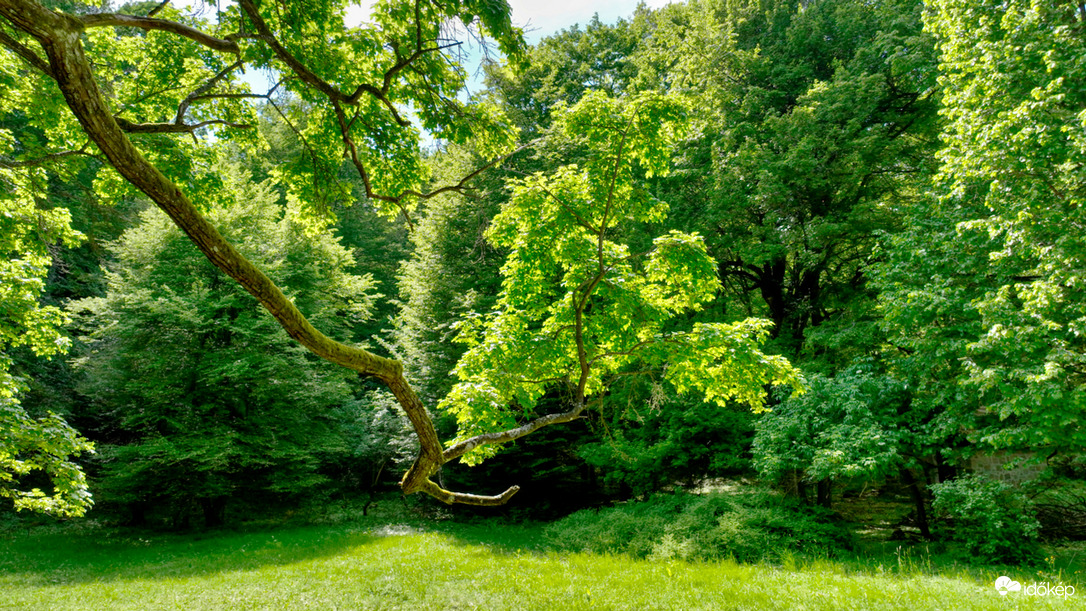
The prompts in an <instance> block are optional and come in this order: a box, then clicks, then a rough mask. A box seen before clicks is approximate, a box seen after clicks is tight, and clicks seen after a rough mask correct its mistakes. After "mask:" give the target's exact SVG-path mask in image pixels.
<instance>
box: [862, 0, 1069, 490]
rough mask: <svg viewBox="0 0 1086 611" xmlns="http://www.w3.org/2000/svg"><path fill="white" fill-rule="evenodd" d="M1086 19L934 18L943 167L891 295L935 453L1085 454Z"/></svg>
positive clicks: (890, 246) (896, 256) (936, 8)
mask: <svg viewBox="0 0 1086 611" xmlns="http://www.w3.org/2000/svg"><path fill="white" fill-rule="evenodd" d="M1084 18H1086V13H1084V12H1083V11H1082V10H1081V7H1079V8H1076V7H1075V6H1073V5H1067V4H1062V3H1056V2H1032V3H1030V2H1009V3H995V2H982V3H964V2H954V1H946V2H942V1H940V2H935V3H933V4H932V11H931V12H930V13H929V14H927V15H926V27H927V28H928V29H929V30H930V31H931V33H932V34H933V35H935V37H936V39H937V43H938V49H939V52H940V70H941V71H942V73H943V74H942V76H941V77H940V82H941V85H942V87H943V89H944V94H943V95H944V99H943V108H942V111H941V112H942V114H943V116H944V118H945V120H946V125H945V127H944V129H943V135H942V137H943V140H944V143H945V146H944V148H943V149H942V150H941V151H940V152H939V161H940V162H941V164H942V165H941V167H940V171H939V175H938V176H937V177H936V180H935V181H934V183H933V185H932V188H931V190H930V193H929V194H928V196H927V197H925V198H923V199H920V200H917V201H916V202H914V205H912V206H909V207H907V208H905V209H904V212H906V216H907V226H906V230H905V231H903V232H902V233H901V234H900V235H898V236H895V237H894V238H892V239H889V240H887V241H886V245H887V248H886V253H887V260H886V262H885V264H883V265H881V266H880V270H879V273H878V277H879V278H878V284H879V286H880V289H881V290H882V294H881V296H880V307H881V309H882V310H883V312H884V314H885V317H886V323H887V331H888V336H889V341H891V342H892V343H893V344H894V345H895V346H897V347H898V350H897V355H896V358H895V359H894V373H895V375H896V376H898V377H899V378H900V379H902V380H904V381H907V382H908V383H909V385H910V387H911V388H912V389H913V393H914V403H913V405H914V410H915V411H916V412H917V413H918V414H927V415H926V416H924V417H923V420H924V421H926V422H927V424H926V425H925V428H926V430H928V431H929V434H930V440H931V442H932V445H931V448H933V449H932V450H930V451H929V454H931V453H934V448H948V449H949V452H946V453H947V454H948V455H949V456H950V457H951V458H954V459H958V460H961V459H962V458H964V457H967V456H968V455H969V454H971V453H974V452H977V451H979V450H982V449H984V448H988V449H996V448H1010V449H1019V450H1030V451H1034V452H1037V453H1038V457H1039V458H1051V457H1053V456H1055V455H1057V454H1061V453H1077V452H1079V451H1080V450H1081V448H1082V447H1083V439H1084V438H1083V437H1082V428H1081V427H1080V426H1078V425H1077V424H1075V423H1076V422H1077V421H1078V420H1079V418H1080V417H1081V414H1082V412H1083V409H1084V403H1083V400H1084V397H1086V395H1083V394H1082V390H1081V389H1082V363H1083V357H1084V355H1086V345H1084V344H1083V340H1082V328H1083V324H1084V321H1086V318H1084V317H1083V310H1082V303H1083V299H1084V298H1086V295H1083V294H1082V286H1081V282H1080V280H1079V278H1080V277H1081V275H1082V273H1083V270H1084V266H1083V253H1084V252H1086V251H1084V249H1083V246H1084V242H1083V240H1082V238H1081V235H1080V232H1079V231H1077V229H1076V228H1077V227H1078V226H1079V225H1080V224H1081V217H1082V212H1081V208H1082V202H1083V198H1084V196H1086V182H1084V181H1083V178H1082V173H1081V171H1079V170H1080V168H1081V167H1082V165H1083V163H1084V162H1086V157H1084V155H1083V150H1084V148H1083V143H1086V131H1084V129H1083V125H1082V121H1081V117H1082V113H1083V112H1084V110H1086V96H1084V95H1083V92H1082V91H1081V89H1080V88H1078V87H1077V86H1074V85H1072V83H1076V82H1080V81H1081V80H1082V79H1083V78H1084V77H1086V73H1083V68H1082V63H1081V57H1082V56H1083V53H1084V52H1086V47H1084V46H1083V45H1084V43H1083V41H1082V37H1081V31H1082V28H1083V27H1084V26H1083V24H1084ZM951 440H954V441H951ZM941 479H943V478H941Z"/></svg>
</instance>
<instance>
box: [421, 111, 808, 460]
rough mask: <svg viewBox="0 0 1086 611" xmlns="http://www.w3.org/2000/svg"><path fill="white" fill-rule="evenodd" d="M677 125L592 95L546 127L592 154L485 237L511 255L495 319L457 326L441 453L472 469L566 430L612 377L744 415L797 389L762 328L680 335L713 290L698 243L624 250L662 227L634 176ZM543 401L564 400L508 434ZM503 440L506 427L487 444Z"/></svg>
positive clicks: (654, 164)
mask: <svg viewBox="0 0 1086 611" xmlns="http://www.w3.org/2000/svg"><path fill="white" fill-rule="evenodd" d="M684 115H685V110H684V107H683V106H682V104H680V103H679V102H678V101H677V99H675V98H669V97H666V96H660V95H655V94H649V95H643V96H639V97H637V98H634V99H632V100H629V101H620V100H611V99H608V98H607V97H606V96H605V95H604V94H602V93H598V92H591V93H589V94H586V95H585V97H584V98H582V99H581V101H580V102H578V103H577V104H576V105H574V106H573V107H571V108H570V109H569V111H568V112H567V113H564V114H563V115H562V116H561V117H560V118H559V119H558V121H557V122H556V124H555V129H556V132H557V135H558V136H559V137H561V138H564V139H567V140H570V141H572V142H574V143H575V144H576V145H578V146H579V147H583V148H585V149H588V150H589V151H592V153H594V154H592V155H590V156H589V157H588V159H587V161H586V162H585V164H584V166H583V167H579V166H575V165H573V166H564V167H561V168H559V169H558V170H557V171H555V172H554V174H553V175H552V176H546V175H540V174H537V175H534V176H530V177H528V178H524V179H521V180H518V181H516V182H514V184H513V197H512V200H511V201H510V204H509V205H508V206H506V207H505V208H504V209H503V210H502V212H501V213H500V214H499V215H498V216H497V217H496V218H495V219H494V223H493V225H492V226H491V228H490V229H489V230H488V237H489V238H490V239H491V240H492V241H493V243H494V244H496V245H497V246H501V247H505V248H508V249H509V250H510V254H509V256H508V257H507V258H506V262H505V264H504V265H503V266H502V293H501V295H500V296H499V298H498V304H497V308H496V310H495V311H494V312H493V313H491V314H489V315H486V316H479V317H477V318H476V319H474V320H470V321H467V322H466V323H465V324H464V325H462V329H461V335H462V340H463V341H465V342H467V343H469V345H470V346H471V347H470V348H469V350H468V352H467V353H466V354H465V355H464V357H463V358H462V359H461V360H460V363H459V364H458V365H457V368H456V374H457V376H458V377H459V378H460V380H461V382H460V383H459V384H457V385H456V386H455V387H453V389H452V391H451V392H450V393H449V396H448V397H447V398H446V399H445V400H444V401H443V402H442V404H441V405H442V407H444V408H445V409H448V410H450V411H452V412H454V413H456V415H457V419H458V421H459V423H460V438H459V439H458V440H457V441H456V443H455V444H454V445H453V446H452V447H451V448H450V450H449V453H450V454H452V455H454V456H465V460H466V461H468V462H470V461H475V460H478V459H479V458H480V457H483V456H486V455H487V453H492V452H493V451H494V448H493V447H490V446H489V445H487V444H484V443H483V442H484V441H485V442H488V444H494V443H502V442H506V441H511V440H513V439H515V438H516V437H518V436H521V435H523V434H527V433H529V432H531V431H533V430H536V429H538V428H540V427H542V426H546V425H548V424H553V423H556V422H568V421H570V420H573V419H576V418H578V417H579V416H580V415H581V413H582V411H584V409H585V408H586V407H587V406H588V402H589V401H592V400H596V399H598V398H600V397H602V396H604V395H605V394H606V392H607V388H608V378H609V377H612V376H620V375H643V374H653V373H656V374H657V375H659V376H660V377H661V378H662V379H663V380H665V381H667V382H668V383H670V384H671V385H673V386H674V387H675V388H676V389H677V390H678V391H679V392H684V391H687V390H696V391H699V392H700V393H702V394H703V395H704V396H705V398H706V399H707V400H709V401H715V402H716V403H718V404H719V405H721V406H725V405H726V404H727V402H728V400H731V399H736V400H739V401H742V402H744V403H747V404H749V405H750V406H751V407H753V408H755V409H757V408H759V407H760V406H761V405H762V402H763V400H764V396H765V395H764V386H765V385H767V384H789V385H793V386H796V387H798V386H800V380H799V375H798V372H796V371H795V370H794V369H792V368H791V366H790V365H789V364H788V362H787V361H786V360H785V359H783V358H781V357H773V356H767V355H765V354H762V353H761V351H760V350H759V349H758V344H759V343H760V342H761V341H763V340H764V338H765V336H766V334H767V333H768V330H769V325H768V324H767V322H766V321H764V320H758V319H748V320H744V321H740V322H738V323H734V324H725V323H698V322H695V323H694V324H693V325H691V326H689V327H688V328H684V327H687V325H684V324H681V323H682V322H683V321H682V317H683V316H684V315H686V314H687V313H689V312H692V311H696V310H698V309H699V308H700V307H701V306H702V304H704V303H705V302H707V301H709V300H710V299H712V297H713V295H714V293H715V291H716V288H717V281H716V273H715V269H714V262H713V260H712V259H711V258H710V257H709V256H708V254H707V253H706V252H705V245H704V243H703V241H702V240H701V238H700V236H697V235H696V234H684V233H681V232H678V231H674V230H672V231H670V232H668V233H666V234H664V235H660V236H657V237H656V238H654V239H652V240H651V242H650V243H648V244H644V243H642V244H636V243H634V244H631V243H629V242H628V240H630V238H631V237H637V236H638V234H636V233H633V232H632V231H631V227H632V226H633V225H635V224H639V223H645V224H649V223H660V222H662V221H663V220H664V219H665V218H666V215H667V209H668V207H667V204H666V203H664V202H662V201H660V200H657V199H655V198H654V197H652V196H651V195H650V194H649V192H648V191H647V190H646V189H645V187H644V186H643V184H642V181H643V178H642V177H652V176H654V175H657V174H665V173H666V172H667V171H668V169H669V162H670V159H671V147H672V146H673V145H674V143H675V142H676V140H677V139H678V138H679V137H680V136H681V133H682V128H683V124H684V122H685V116H684ZM547 392H560V393H563V394H564V395H565V396H567V397H568V404H569V406H570V409H569V411H567V412H564V413H555V414H548V415H546V416H541V417H539V418H535V419H533V420H530V421H529V422H527V423H526V424H523V425H521V426H520V427H515V423H516V421H517V416H518V415H523V416H528V415H531V414H532V411H533V409H534V407H535V405H536V403H537V402H538V401H539V399H540V398H541V397H542V396H543V395H544V394H545V393H547ZM511 406H514V407H515V409H510V407H511ZM518 413H519V414H518ZM507 427H515V428H508V430H506V431H505V432H500V433H491V432H486V431H488V430H493V429H494V428H507Z"/></svg>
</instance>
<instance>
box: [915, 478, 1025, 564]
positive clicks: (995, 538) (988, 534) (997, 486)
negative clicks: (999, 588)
mask: <svg viewBox="0 0 1086 611" xmlns="http://www.w3.org/2000/svg"><path fill="white" fill-rule="evenodd" d="M931 490H932V494H933V495H934V499H933V500H932V509H933V510H934V512H935V516H936V517H937V518H939V519H941V520H943V521H944V524H945V527H944V529H945V536H946V537H947V538H948V539H950V540H951V541H955V542H958V543H961V544H962V546H963V549H962V550H961V552H963V553H964V555H965V557H964V560H966V561H967V562H973V563H1003V564H1023V563H1027V564H1029V563H1035V562H1036V561H1038V560H1039V559H1040V558H1041V557H1042V554H1041V553H1040V548H1039V547H1038V545H1037V534H1038V531H1039V530H1040V524H1039V523H1038V522H1037V519H1036V518H1035V517H1034V515H1033V511H1032V507H1031V506H1030V503H1029V501H1028V500H1027V499H1026V498H1025V497H1024V496H1023V495H1022V494H1021V493H1019V492H1017V491H1015V490H1014V489H1013V488H1011V486H1009V485H1007V484H1005V483H1003V482H998V481H994V480H991V479H988V478H986V477H984V476H982V475H976V474H972V475H966V476H963V477H959V478H956V479H953V480H951V481H948V482H943V483H940V484H935V485H933V486H932V487H931Z"/></svg>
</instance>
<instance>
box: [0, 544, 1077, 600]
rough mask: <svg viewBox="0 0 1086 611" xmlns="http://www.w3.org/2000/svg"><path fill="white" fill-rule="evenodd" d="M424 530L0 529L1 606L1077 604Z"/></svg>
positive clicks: (800, 565) (919, 582) (855, 575)
mask: <svg viewBox="0 0 1086 611" xmlns="http://www.w3.org/2000/svg"><path fill="white" fill-rule="evenodd" d="M424 528H440V530H426V531H423V530H421V529H420V528H419V527H408V526H381V525H377V524H373V523H368V524H367V523H355V524H348V525H333V526H310V527H302V528H281V529H275V530H269V531H264V532H254V533H231V532H222V533H215V534H211V535H207V536H205V537H203V538H194V537H193V536H192V535H189V536H182V535H147V534H143V535H139V534H125V533H124V531H115V530H108V529H101V530H94V529H90V530H87V531H85V532H81V533H72V532H66V531H64V530H60V531H59V532H57V531H56V530H53V531H48V530H46V532H40V533H30V534H27V533H26V532H25V531H21V532H12V531H9V532H8V533H6V535H4V537H5V538H0V608H11V609H50V610H53V609H307V608H310V609H412V610H414V609H833V610H838V609H915V610H922V609H1011V608H1022V609H1071V608H1086V592H1080V593H1078V594H1076V595H1075V596H1074V597H1071V598H1068V599H1066V600H1064V599H1058V598H1054V597H1051V596H1050V597H1025V596H1023V595H1022V594H1021V593H1012V594H1010V595H1009V596H1005V597H1000V596H999V594H998V593H997V592H996V590H995V589H994V587H993V586H992V583H991V581H988V580H987V578H986V577H985V578H982V577H979V576H976V575H970V574H967V573H964V572H962V573H961V574H958V575H932V574H931V571H932V568H931V567H924V566H922V565H920V564H917V563H916V561H915V560H913V559H912V558H905V559H903V560H902V561H901V564H899V565H898V566H883V567H882V568H879V567H877V566H872V567H865V568H863V569H862V570H857V567H856V566H853V565H852V564H850V563H843V562H839V561H832V560H805V559H800V558H794V557H790V556H788V555H785V556H784V557H783V559H782V561H781V562H780V563H779V564H777V565H740V564H736V563H734V562H728V561H725V562H718V563H705V564H697V563H693V564H692V563H684V562H674V561H655V562H652V561H641V560H633V559H630V558H627V557H621V556H598V555H588V554H572V555H559V554H556V553H554V552H547V551H544V549H545V548H544V546H542V545H538V544H537V543H538V542H536V541H534V540H533V534H534V533H535V532H537V530H536V529H533V528H531V527H512V526H497V525H494V524H483V525H474V526H464V525H452V526H447V525H442V526H427V527H424ZM518 548H519V549H518ZM1015 577H1016V578H1019V577H1017V576H1015ZM1022 577H1026V575H1024V574H1023V576H1022ZM981 579H983V581H981ZM1027 580H1028V578H1026V579H1023V584H1025V583H1026V581H1027ZM1070 583H1073V582H1070Z"/></svg>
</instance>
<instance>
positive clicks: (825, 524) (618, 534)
mask: <svg viewBox="0 0 1086 611" xmlns="http://www.w3.org/2000/svg"><path fill="white" fill-rule="evenodd" d="M831 515H832V514H830V513H829V512H828V511H825V510H822V509H819V508H816V507H810V506H805V505H801V504H800V503H798V502H796V501H793V500H791V499H786V498H783V497H781V496H778V495H776V494H773V493H771V492H768V491H764V490H753V491H746V492H738V493H723V492H718V493H712V494H706V495H695V494H688V493H680V494H661V495H656V496H653V497H651V498H650V499H648V500H646V501H640V502H630V503H625V504H622V505H618V506H615V507H611V508H607V509H600V510H592V509H586V510H583V511H579V512H577V513H575V514H573V515H570V516H568V517H566V518H564V519H562V520H559V521H557V522H554V523H553V524H551V525H550V526H548V527H547V528H546V529H545V531H544V536H545V537H546V539H547V540H548V542H549V543H550V544H551V545H553V546H554V547H557V548H558V549H561V550H563V551H573V552H592V553H600V554H606V553H612V554H627V555H630V556H634V557H639V558H645V557H652V558H680V559H684V560H693V559H698V560H712V559H720V558H729V557H730V558H734V559H736V560H738V561H741V562H754V561H758V560H762V559H765V558H767V557H768V558H772V557H774V556H776V555H777V553H778V552H780V551H782V550H785V549H787V550H793V551H801V552H809V553H817V554H823V555H834V554H836V553H837V552H838V551H840V550H843V549H850V548H851V547H852V539H853V537H852V533H851V532H849V531H848V530H847V529H845V528H843V527H842V526H840V525H839V524H836V523H834V521H833V520H832V519H831Z"/></svg>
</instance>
